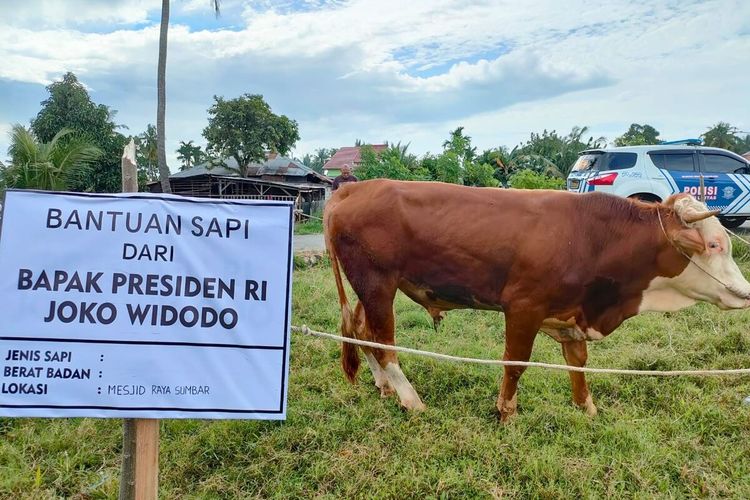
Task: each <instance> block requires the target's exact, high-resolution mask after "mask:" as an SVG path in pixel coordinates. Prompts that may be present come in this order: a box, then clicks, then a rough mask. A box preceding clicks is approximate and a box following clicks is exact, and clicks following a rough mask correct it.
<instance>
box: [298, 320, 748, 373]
mask: <svg viewBox="0 0 750 500" xmlns="http://www.w3.org/2000/svg"><path fill="white" fill-rule="evenodd" d="M291 328H292V331H294V332H300V333H303V334H305V335H311V336H313V337H321V338H326V339H330V340H335V341H337V342H345V343H347V344H354V345H359V346H363V347H372V348H375V349H382V350H384V351H395V352H403V353H407V354H417V355H419V356H425V357H428V358H433V359H439V360H441V361H454V362H459V363H474V364H480V365H499V366H524V367H533V368H546V369H548V370H561V371H568V372H579V373H607V374H612V375H647V376H653V377H678V376H683V377H718V376H722V375H750V368H730V369H725V370H626V369H623V368H587V367H583V366H568V365H558V364H553V363H540V362H538V361H514V360H509V359H482V358H466V357H463V356H451V355H450V354H441V353H437V352H430V351H421V350H419V349H412V348H410V347H401V346H395V345H390V344H380V343H378V342H370V341H369V340H359V339H352V338H348V337H342V336H341V335H335V334H333V333H328V332H318V331H315V330H311V329H310V328H308V327H307V325H302V326H292V327H291Z"/></svg>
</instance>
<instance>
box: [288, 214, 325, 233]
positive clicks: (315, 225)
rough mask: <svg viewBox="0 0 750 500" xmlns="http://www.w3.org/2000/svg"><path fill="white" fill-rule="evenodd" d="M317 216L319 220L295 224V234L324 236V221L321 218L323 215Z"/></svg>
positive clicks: (308, 220)
mask: <svg viewBox="0 0 750 500" xmlns="http://www.w3.org/2000/svg"><path fill="white" fill-rule="evenodd" d="M315 216H316V217H317V218H315V219H307V220H306V221H305V222H298V223H296V224H294V234H322V233H323V221H322V220H320V218H319V217H321V216H322V214H321V213H316V214H315Z"/></svg>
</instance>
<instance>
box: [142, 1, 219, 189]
mask: <svg viewBox="0 0 750 500" xmlns="http://www.w3.org/2000/svg"><path fill="white" fill-rule="evenodd" d="M211 3H212V5H213V8H214V14H215V15H216V16H217V17H218V16H219V12H220V9H219V5H220V3H221V1H220V0H212V1H211ZM168 33H169V0H162V2H161V24H160V27H159V62H158V65H157V70H156V138H157V148H158V160H159V179H160V181H161V189H162V192H164V193H171V192H172V188H171V187H170V184H169V167H168V166H167V148H166V144H165V137H166V134H165V115H166V110H167V36H168Z"/></svg>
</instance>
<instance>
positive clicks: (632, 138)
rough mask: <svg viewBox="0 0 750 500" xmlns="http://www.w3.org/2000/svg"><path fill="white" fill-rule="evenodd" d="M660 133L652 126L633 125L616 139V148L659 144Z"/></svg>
mask: <svg viewBox="0 0 750 500" xmlns="http://www.w3.org/2000/svg"><path fill="white" fill-rule="evenodd" d="M659 142H661V141H660V140H659V131H658V130H656V129H655V128H654V127H652V126H651V125H648V124H646V123H644V124H643V125H639V124H637V123H633V124H631V125H630V128H629V129H628V131H627V132H625V133H624V134H622V135H621V136H620V137H618V138H616V139H615V146H640V145H641V144H659Z"/></svg>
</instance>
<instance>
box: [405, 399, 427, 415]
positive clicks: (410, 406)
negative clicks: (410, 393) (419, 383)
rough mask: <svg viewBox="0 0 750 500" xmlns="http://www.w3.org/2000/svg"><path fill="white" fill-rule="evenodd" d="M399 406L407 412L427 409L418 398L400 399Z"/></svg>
mask: <svg viewBox="0 0 750 500" xmlns="http://www.w3.org/2000/svg"><path fill="white" fill-rule="evenodd" d="M401 406H402V407H403V408H404V409H405V410H406V411H408V412H416V413H419V412H422V411H425V410H426V409H427V407H426V406H425V405H424V403H423V402H422V400H420V399H419V398H416V399H407V400H402V401H401Z"/></svg>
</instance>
